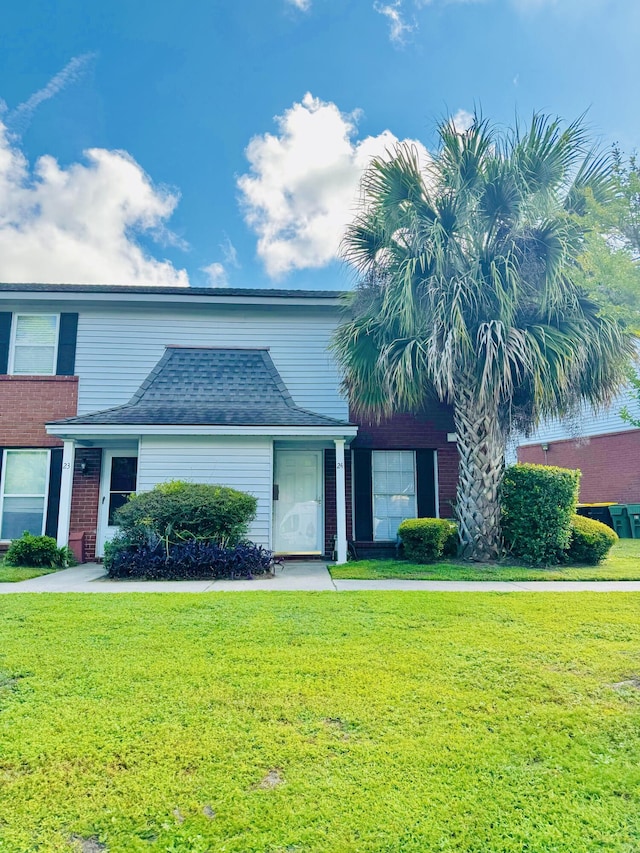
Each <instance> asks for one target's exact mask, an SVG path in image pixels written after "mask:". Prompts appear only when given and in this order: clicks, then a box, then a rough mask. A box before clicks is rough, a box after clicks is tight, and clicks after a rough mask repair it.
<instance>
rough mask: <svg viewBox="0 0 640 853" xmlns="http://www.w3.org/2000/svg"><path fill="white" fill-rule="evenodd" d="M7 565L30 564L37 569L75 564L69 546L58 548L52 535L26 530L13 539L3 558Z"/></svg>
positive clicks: (60, 567) (59, 567) (57, 567)
mask: <svg viewBox="0 0 640 853" xmlns="http://www.w3.org/2000/svg"><path fill="white" fill-rule="evenodd" d="M4 560H5V563H6V564H7V565H8V566H32V567H34V568H37V569H64V568H66V567H67V566H73V565H75V558H74V556H73V553H72V552H71V550H70V549H69V548H66V547H64V548H58V543H57V542H56V540H55V539H54V538H53V537H52V536H34V535H33V534H32V533H28V532H27V531H26V530H25V532H24V533H23V534H22V536H21V537H20V538H19V539H14V540H13V541H12V542H11V545H9V550H8V551H7V553H6V556H5V558H4Z"/></svg>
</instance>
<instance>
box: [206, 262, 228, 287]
mask: <svg viewBox="0 0 640 853" xmlns="http://www.w3.org/2000/svg"><path fill="white" fill-rule="evenodd" d="M202 272H203V273H206V274H207V276H208V278H209V284H210V285H211V287H227V285H228V284H229V281H228V279H227V271H226V269H225V268H224V265H223V264H219V263H214V264H209V265H208V266H206V267H202Z"/></svg>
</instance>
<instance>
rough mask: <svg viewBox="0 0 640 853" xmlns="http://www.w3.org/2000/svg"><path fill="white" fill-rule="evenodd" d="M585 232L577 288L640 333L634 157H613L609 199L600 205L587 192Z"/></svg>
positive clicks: (639, 218) (638, 178)
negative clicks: (583, 290)
mask: <svg viewBox="0 0 640 853" xmlns="http://www.w3.org/2000/svg"><path fill="white" fill-rule="evenodd" d="M581 213H582V215H583V216H584V222H583V224H584V225H586V226H587V231H586V233H585V242H584V247H583V251H582V254H581V256H580V258H579V271H578V276H577V279H576V281H577V283H578V284H580V286H582V287H583V288H584V289H585V290H587V291H588V292H589V293H593V294H595V295H596V297H597V298H598V299H599V300H600V301H604V302H606V303H607V304H609V305H610V306H611V308H612V310H613V311H614V312H616V313H617V315H618V316H619V317H620V318H622V319H624V321H625V322H626V323H627V324H628V325H629V326H631V327H632V328H635V329H640V171H639V170H638V164H637V161H636V158H635V157H634V156H632V157H630V158H629V159H628V160H625V159H624V158H623V157H622V154H621V152H620V151H619V149H617V148H614V149H613V151H612V194H611V197H610V198H609V199H607V202H606V203H605V204H599V203H598V202H597V200H596V199H595V198H594V197H593V196H592V195H591V193H589V192H586V193H585V198H584V209H583V211H582V212H581Z"/></svg>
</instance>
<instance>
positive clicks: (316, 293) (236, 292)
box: [0, 282, 343, 299]
mask: <svg viewBox="0 0 640 853" xmlns="http://www.w3.org/2000/svg"><path fill="white" fill-rule="evenodd" d="M3 292H6V293H15V292H25V293H114V294H130V293H135V294H151V295H156V296H157V295H166V294H172V295H177V296H184V297H185V299H188V298H189V297H190V296H211V297H216V298H219V297H236V296H254V297H255V296H265V297H275V298H283V299H338V298H340V297H341V296H342V295H343V291H340V290H302V289H299V290H293V289H283V288H275V287H274V288H267V287H264V288H263V287H160V286H153V285H151V286H143V285H124V284H20V283H14V282H0V294H1V293H3Z"/></svg>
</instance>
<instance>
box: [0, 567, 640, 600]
mask: <svg viewBox="0 0 640 853" xmlns="http://www.w3.org/2000/svg"><path fill="white" fill-rule="evenodd" d="M265 590H268V591H269V592H351V591H354V590H397V591H407V592H414V591H421V592H640V581H530V582H525V581H403V580H372V581H363V580H333V579H332V577H331V575H330V574H329V571H328V569H327V564H326V563H323V562H319V561H318V562H311V561H307V562H292V563H286V564H285V566H284V568H283V569H281V570H278V572H277V573H276V576H275V577H273V578H267V579H264V580H253V581H246V580H241V581H111V580H108V579H107V578H106V576H105V571H104V568H103V566H101V565H99V564H98V563H85V564H84V565H83V566H76V567H75V568H73V569H65V570H64V571H61V572H54V573H53V574H50V575H42V576H41V577H39V578H33V579H32V580H28V581H21V582H20V583H0V594H2V593H20V592H258V591H261V592H264V591H265Z"/></svg>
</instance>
